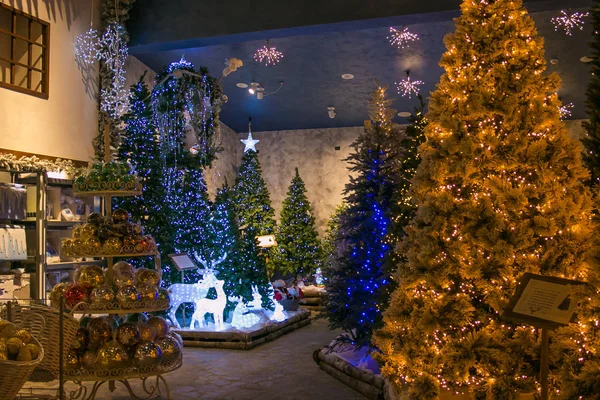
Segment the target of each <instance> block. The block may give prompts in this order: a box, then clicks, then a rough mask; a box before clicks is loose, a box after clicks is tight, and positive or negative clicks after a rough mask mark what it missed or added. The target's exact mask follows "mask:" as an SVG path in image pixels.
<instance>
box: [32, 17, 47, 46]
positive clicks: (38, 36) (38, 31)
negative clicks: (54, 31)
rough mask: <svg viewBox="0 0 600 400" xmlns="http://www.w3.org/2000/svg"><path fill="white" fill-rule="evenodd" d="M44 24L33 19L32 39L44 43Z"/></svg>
mask: <svg viewBox="0 0 600 400" xmlns="http://www.w3.org/2000/svg"><path fill="white" fill-rule="evenodd" d="M42 32H43V29H42V24H40V23H39V22H35V21H31V38H30V39H31V40H32V41H34V42H36V43H39V44H43V43H44V40H43V37H42Z"/></svg>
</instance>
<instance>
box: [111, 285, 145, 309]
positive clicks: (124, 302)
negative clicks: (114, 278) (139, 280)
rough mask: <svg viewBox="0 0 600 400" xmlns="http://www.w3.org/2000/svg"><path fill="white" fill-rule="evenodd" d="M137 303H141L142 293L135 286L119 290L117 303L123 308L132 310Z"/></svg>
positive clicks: (123, 287)
mask: <svg viewBox="0 0 600 400" xmlns="http://www.w3.org/2000/svg"><path fill="white" fill-rule="evenodd" d="M136 301H140V293H139V292H138V290H137V288H136V287H135V286H132V285H128V286H122V287H120V288H119V290H117V302H118V303H119V305H120V306H121V307H123V308H132V307H133V306H134V304H133V303H135V302H136Z"/></svg>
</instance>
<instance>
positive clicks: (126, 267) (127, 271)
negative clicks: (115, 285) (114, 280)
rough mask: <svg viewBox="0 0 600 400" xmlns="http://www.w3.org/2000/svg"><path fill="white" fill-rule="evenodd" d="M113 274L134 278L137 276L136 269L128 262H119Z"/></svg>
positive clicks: (114, 266)
mask: <svg viewBox="0 0 600 400" xmlns="http://www.w3.org/2000/svg"><path fill="white" fill-rule="evenodd" d="M113 272H114V274H115V275H127V276H131V277H132V278H133V277H134V276H135V268H134V267H133V265H131V264H129V263H128V262H127V261H119V262H116V263H115V265H113Z"/></svg>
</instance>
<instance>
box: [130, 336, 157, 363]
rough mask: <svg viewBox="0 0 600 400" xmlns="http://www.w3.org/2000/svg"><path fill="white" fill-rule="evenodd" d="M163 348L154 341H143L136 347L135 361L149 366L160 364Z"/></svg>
mask: <svg viewBox="0 0 600 400" xmlns="http://www.w3.org/2000/svg"><path fill="white" fill-rule="evenodd" d="M161 359H162V350H161V349H160V347H159V346H158V345H157V344H156V343H154V342H142V343H140V344H138V345H137V346H136V347H135V353H134V355H133V362H134V363H135V364H136V365H137V366H139V367H149V366H153V365H158V364H160V362H161Z"/></svg>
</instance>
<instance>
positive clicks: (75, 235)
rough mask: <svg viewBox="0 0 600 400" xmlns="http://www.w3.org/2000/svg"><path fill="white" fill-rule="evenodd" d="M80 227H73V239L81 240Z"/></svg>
mask: <svg viewBox="0 0 600 400" xmlns="http://www.w3.org/2000/svg"><path fill="white" fill-rule="evenodd" d="M81 227H82V225H77V226H75V227H73V233H72V234H71V236H72V237H73V239H81Z"/></svg>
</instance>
